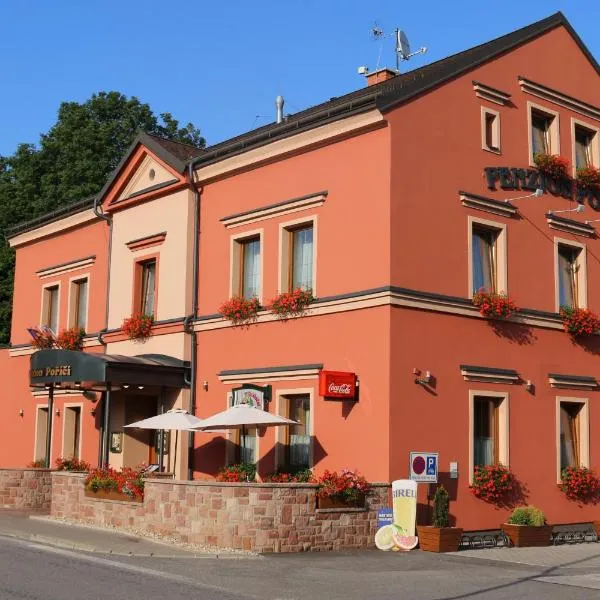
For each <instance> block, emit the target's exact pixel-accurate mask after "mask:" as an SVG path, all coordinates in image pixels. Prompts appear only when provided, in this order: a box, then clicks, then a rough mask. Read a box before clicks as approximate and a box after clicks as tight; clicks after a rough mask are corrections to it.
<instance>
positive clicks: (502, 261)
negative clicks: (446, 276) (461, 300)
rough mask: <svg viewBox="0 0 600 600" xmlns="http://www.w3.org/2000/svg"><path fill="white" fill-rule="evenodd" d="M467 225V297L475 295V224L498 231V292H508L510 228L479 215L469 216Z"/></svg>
mask: <svg viewBox="0 0 600 600" xmlns="http://www.w3.org/2000/svg"><path fill="white" fill-rule="evenodd" d="M467 222H468V227H467V249H468V254H469V257H468V263H469V265H468V268H469V277H468V280H469V281H468V286H469V287H468V291H467V297H468V298H472V297H473V293H474V292H473V226H477V225H480V226H481V227H485V228H487V229H494V230H496V232H497V235H496V279H497V281H496V289H497V290H498V292H504V293H506V294H507V293H508V258H507V254H508V243H507V235H508V229H507V226H506V224H505V223H499V222H497V221H489V220H488V219H481V218H479V217H471V216H470V217H468V221H467Z"/></svg>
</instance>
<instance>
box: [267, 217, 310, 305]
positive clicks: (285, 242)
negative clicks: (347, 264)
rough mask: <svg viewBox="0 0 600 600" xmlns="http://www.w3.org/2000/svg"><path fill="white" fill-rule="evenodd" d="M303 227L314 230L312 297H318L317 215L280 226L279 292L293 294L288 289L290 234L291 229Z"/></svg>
mask: <svg viewBox="0 0 600 600" xmlns="http://www.w3.org/2000/svg"><path fill="white" fill-rule="evenodd" d="M303 225H312V228H313V273H312V295H313V296H315V297H316V296H317V256H318V254H317V238H318V235H317V231H318V230H317V215H309V216H306V217H303V218H302V219H295V220H293V221H286V222H285V223H280V224H279V269H278V277H277V291H278V293H279V294H281V293H282V292H291V291H292V290H288V289H287V282H288V279H289V265H290V260H289V252H290V249H289V238H290V236H289V233H290V230H291V229H295V228H297V227H302V226H303Z"/></svg>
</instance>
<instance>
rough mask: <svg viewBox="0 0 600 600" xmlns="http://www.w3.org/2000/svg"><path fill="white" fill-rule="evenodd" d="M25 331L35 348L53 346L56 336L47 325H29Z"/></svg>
mask: <svg viewBox="0 0 600 600" xmlns="http://www.w3.org/2000/svg"><path fill="white" fill-rule="evenodd" d="M27 331H28V332H29V335H30V336H31V340H32V341H31V344H32V345H33V347H34V348H36V349H37V350H47V349H49V348H54V344H55V343H56V338H55V337H54V333H52V330H51V329H50V328H49V327H30V328H29V329H28V330H27Z"/></svg>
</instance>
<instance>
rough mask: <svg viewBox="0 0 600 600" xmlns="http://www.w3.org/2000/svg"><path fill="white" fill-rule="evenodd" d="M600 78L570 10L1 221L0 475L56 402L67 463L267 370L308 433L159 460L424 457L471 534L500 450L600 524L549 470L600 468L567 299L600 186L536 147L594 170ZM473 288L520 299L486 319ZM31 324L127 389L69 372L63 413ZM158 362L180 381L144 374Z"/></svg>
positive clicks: (572, 513)
mask: <svg viewBox="0 0 600 600" xmlns="http://www.w3.org/2000/svg"><path fill="white" fill-rule="evenodd" d="M598 75H599V67H598V64H597V63H596V61H595V60H594V58H593V57H592V56H591V55H590V54H589V52H588V51H587V49H586V48H585V46H583V44H582V42H581V40H580V39H579V38H578V37H577V34H576V33H575V32H574V31H573V30H572V28H571V27H570V25H569V24H568V22H567V21H566V20H565V19H564V17H563V16H562V15H561V14H560V13H559V14H557V15H554V16H552V17H549V18H548V19H545V20H544V21H540V22H538V23H535V24H533V25H531V26H529V27H526V28H524V29H521V30H519V31H516V32H513V33H511V34H508V35H506V36H503V37H502V38H498V39H497V40H493V41H492V42H489V43H487V44H483V45H481V46H477V47H475V48H472V49H470V50H467V51H465V52H463V53H460V54H457V55H454V56H451V57H449V58H447V59H444V60H442V61H438V62H437V63H433V64H432V65H428V66H426V67H423V68H421V69H418V70H416V71H413V72H409V73H407V74H403V75H396V74H395V73H391V72H384V76H385V77H387V79H386V80H385V81H383V82H380V83H374V84H373V85H368V86H367V87H365V88H364V89H361V90H358V91H356V92H353V93H351V94H348V95H347V96H343V97H340V98H337V99H334V100H332V101H330V102H327V103H325V104H322V105H319V106H316V107H313V108H311V109H309V110H307V111H304V112H302V113H298V114H296V115H291V116H289V117H288V118H287V119H285V120H284V121H283V122H282V123H279V124H277V123H274V124H272V125H268V126H266V127H263V128H261V129H258V130H255V131H252V132H250V133H248V134H245V135H243V136H240V137H238V138H234V139H232V140H228V141H226V142H223V143H222V144H218V145H216V146H213V147H209V148H207V149H206V150H196V149H193V148H189V147H187V146H184V145H182V144H176V143H173V142H167V141H165V140H160V139H158V138H155V137H153V136H149V135H144V134H143V135H141V136H140V137H139V138H138V139H137V140H136V142H135V143H134V144H133V146H132V148H131V149H130V151H129V152H128V154H127V155H126V156H125V157H124V159H123V161H122V163H121V164H120V165H119V167H118V168H117V170H116V171H115V173H114V174H113V175H112V176H111V178H110V179H109V181H108V182H107V184H106V186H105V188H104V189H103V190H102V191H101V192H100V194H99V195H98V196H96V197H94V198H92V199H89V200H86V201H82V202H81V203H80V204H79V205H76V206H73V207H67V208H65V209H63V210H62V211H60V212H57V213H55V214H53V215H48V217H47V218H42V219H38V220H37V221H35V222H31V223H27V224H24V225H23V226H21V227H18V228H15V230H13V231H12V232H9V240H10V243H11V245H12V246H13V247H14V248H15V250H16V256H17V261H16V273H15V292H14V310H13V326H12V344H11V347H10V348H9V349H7V350H5V351H2V353H1V354H0V369H1V370H2V371H1V372H2V373H3V374H4V377H3V379H4V381H5V400H4V402H3V408H2V410H3V418H2V419H1V420H0V435H1V439H3V440H5V452H3V453H2V455H1V457H0V461H1V463H2V464H1V466H6V467H9V466H23V465H25V464H27V463H29V462H31V461H34V460H39V459H43V458H44V457H45V448H46V441H47V440H46V431H47V422H48V418H51V419H52V425H53V426H52V440H51V458H52V460H54V459H55V458H57V457H59V456H66V455H69V454H76V455H78V456H80V457H81V458H83V459H85V460H88V461H90V462H93V463H98V462H102V461H106V460H107V461H108V462H109V464H111V465H114V466H116V467H119V466H123V465H134V464H137V463H139V462H155V461H156V459H157V452H158V450H157V438H156V436H154V435H153V434H151V433H148V432H146V433H143V434H142V433H139V432H132V433H128V432H127V430H125V429H124V425H125V424H127V423H130V422H132V421H135V420H137V419H139V418H144V417H146V416H151V415H154V414H157V413H158V412H160V411H162V410H168V409H171V408H184V409H186V410H189V411H190V412H193V413H194V414H196V415H197V416H199V417H201V418H202V417H208V416H210V415H212V414H214V413H217V412H219V411H221V410H224V409H225V408H227V407H228V406H229V405H230V404H231V402H232V401H233V400H232V399H233V392H234V390H235V389H237V388H240V387H243V386H256V387H258V388H259V389H261V388H262V389H263V391H265V393H266V395H267V397H268V398H269V400H268V402H267V404H266V409H267V410H269V411H270V412H273V413H277V414H281V415H285V416H289V417H291V418H293V419H294V420H297V421H299V422H300V423H301V425H299V426H297V427H295V428H291V429H289V430H286V429H285V428H271V429H259V430H258V431H250V432H249V435H248V436H247V439H246V441H245V446H244V447H243V448H241V447H240V444H241V439H240V437H239V436H238V435H237V434H236V433H223V432H221V433H195V434H193V435H192V434H187V433H184V434H182V436H181V437H180V438H179V439H180V445H179V447H178V449H177V451H176V449H175V444H174V440H173V439H170V440H168V441H167V442H166V444H165V456H164V457H163V458H164V461H165V468H166V469H171V468H173V467H174V462H175V461H174V455H175V453H177V460H176V465H175V470H176V475H177V476H178V477H180V478H186V477H187V476H188V475H191V476H193V477H195V478H211V477H214V476H215V474H216V473H217V471H218V470H219V469H221V468H222V467H223V466H225V465H226V464H227V463H233V462H239V461H240V460H249V461H252V462H256V463H257V466H258V472H259V475H261V476H264V475H266V474H268V473H271V472H273V471H275V470H277V469H280V468H301V467H308V468H312V469H313V470H314V471H315V472H316V473H321V472H323V471H324V470H325V469H329V470H339V469H343V468H352V469H354V468H356V469H358V470H359V471H361V472H362V473H363V474H364V475H365V476H366V477H367V478H368V479H369V480H371V481H384V482H388V481H392V480H394V479H398V478H404V477H407V475H408V467H409V452H410V451H431V452H439V461H440V465H439V468H440V481H441V482H443V483H444V484H445V485H446V487H447V488H448V490H449V492H450V495H451V500H452V502H451V513H452V515H453V517H454V519H455V522H456V524H458V525H459V526H462V527H464V528H465V529H483V528H494V527H497V526H498V525H499V524H500V523H501V522H503V521H504V519H505V517H506V514H507V510H506V509H504V508H502V509H500V508H497V507H495V506H493V505H489V504H487V503H485V502H483V501H482V500H479V499H476V498H475V497H474V496H473V495H472V493H471V492H470V490H469V485H470V483H471V481H472V474H473V469H474V468H475V466H477V465H483V464H492V463H501V464H504V465H506V466H508V467H510V469H511V471H512V472H513V473H514V475H515V477H516V478H517V479H518V481H519V482H520V484H521V486H522V489H523V490H524V498H523V499H524V501H526V502H528V503H532V504H534V505H536V506H539V507H540V508H542V509H543V510H544V511H545V513H546V516H547V518H548V520H549V522H551V523H576V522H584V521H589V520H593V519H594V518H597V516H596V513H597V509H595V508H594V507H593V506H587V505H578V504H577V503H574V502H572V501H569V500H567V498H566V497H565V495H564V494H563V493H562V492H561V491H560V490H559V488H558V485H557V483H558V482H559V481H560V473H561V469H562V468H563V467H564V466H566V465H572V466H582V467H592V468H594V467H597V466H598V464H599V461H600V447H598V446H597V444H596V443H595V439H596V438H597V436H598V432H599V431H600V411H598V409H597V407H596V406H595V404H596V403H597V402H599V401H600V396H599V395H598V394H599V393H600V387H599V384H598V374H597V372H596V368H597V367H596V365H597V362H598V352H600V343H599V342H598V341H597V340H598V337H597V335H590V336H587V337H586V338H580V339H576V340H574V339H572V338H571V337H570V336H569V335H568V334H567V333H566V332H565V331H564V329H563V323H562V321H561V318H560V315H559V309H560V306H561V305H571V306H573V307H576V308H589V309H591V310H592V311H595V312H600V266H599V262H598V258H597V257H598V255H600V246H598V244H599V243H600V242H598V238H597V235H596V227H595V223H594V221H595V220H596V219H600V214H598V212H597V211H598V209H599V208H600V201H599V198H598V193H597V191H595V190H594V189H593V188H592V189H585V190H583V191H582V188H581V187H579V188H578V187H577V186H575V185H572V186H571V184H570V185H569V189H567V187H566V184H559V183H557V182H556V181H555V180H554V179H552V178H550V177H544V176H542V175H541V174H540V172H539V171H538V169H537V167H536V165H535V163H534V154H536V153H542V152H545V153H547V154H549V155H561V156H563V157H565V158H567V159H569V161H571V163H572V164H573V165H577V166H579V167H585V166H595V167H599V166H600V133H599V130H600V107H598V106H596V105H595V104H594V101H595V100H596V101H597V98H598V97H600V81H599V77H598ZM569 175H570V177H572V178H574V177H575V176H576V171H575V170H574V169H573V170H571V171H570V173H569ZM538 189H539V190H541V191H536V190H538ZM579 206H584V211H583V213H580V212H578V210H574V209H577V208H578V207H579ZM579 210H581V209H579ZM559 211H567V212H559ZM586 221H592V222H591V223H587V222H586ZM297 288H304V289H310V290H311V292H312V295H313V296H314V300H313V301H312V302H311V303H310V305H309V306H308V308H307V310H306V311H304V312H302V313H301V314H300V315H298V316H293V317H292V318H289V319H281V318H279V317H278V316H277V315H276V314H274V312H273V311H272V310H269V308H268V307H269V306H270V304H271V300H272V299H273V298H274V297H276V296H277V295H278V294H281V293H285V292H290V291H293V290H294V289H297ZM479 288H486V289H488V290H489V291H492V292H498V293H499V292H505V293H506V294H508V296H509V297H510V298H511V299H512V300H513V301H514V302H515V303H516V305H517V306H518V307H519V310H518V311H517V312H516V313H515V314H514V315H512V316H511V317H510V318H509V319H507V320H492V319H488V318H484V317H483V316H481V314H480V313H479V311H478V308H477V307H476V306H474V305H473V302H472V297H473V294H474V292H476V291H477V290H478V289H479ZM239 295H242V296H246V297H247V298H252V297H256V298H257V299H258V301H259V303H260V305H261V309H260V310H259V311H258V313H257V315H256V317H255V318H254V319H253V320H251V321H250V322H249V323H247V324H244V325H242V326H239V325H237V326H236V325H234V324H233V323H232V322H231V321H230V320H228V319H226V318H224V317H223V316H222V314H221V306H222V304H223V303H224V302H226V301H227V300H228V299H230V298H231V297H234V296H239ZM264 307H266V308H264ZM140 311H142V312H147V313H148V314H152V316H153V318H154V325H153V327H152V333H151V336H150V337H149V338H148V339H147V340H146V341H145V342H143V343H141V342H139V341H135V340H130V339H129V338H128V336H127V335H126V334H125V333H124V332H123V330H122V323H123V320H124V319H126V318H127V317H130V316H131V315H132V314H134V313H136V312H140ZM38 324H42V325H47V326H51V327H52V329H55V330H58V331H60V330H62V329H63V328H65V327H73V326H82V327H84V328H85V330H86V332H88V333H87V335H86V337H85V339H84V349H83V351H84V353H86V354H94V355H98V356H97V361H101V362H102V361H104V362H103V364H104V363H106V360H108V361H109V362H110V361H111V360H112V361H113V362H114V363H118V364H117V365H116V366H115V372H116V371H118V368H121V369H122V370H123V369H126V368H131V369H132V370H131V371H127V373H132V375H131V377H132V379H131V380H127V381H125V380H122V381H119V382H118V383H116V384H115V381H112V382H111V381H104V382H103V386H104V387H102V385H88V386H86V382H85V381H75V382H63V383H62V385H60V387H56V388H54V389H53V394H54V398H53V406H52V411H51V413H50V415H48V392H47V390H46V388H45V387H44V385H39V386H37V387H34V388H31V387H30V384H31V383H32V382H33V379H32V378H30V376H31V373H30V361H31V360H32V358H31V357H32V356H33V355H34V353H35V351H36V348H34V347H33V346H32V343H31V336H30V334H29V333H28V331H27V329H28V328H31V327H32V326H36V325H38ZM140 356H141V357H142V358H141V359H139V360H138V359H135V358H133V359H132V357H140ZM102 357H113V358H109V359H106V358H102ZM114 357H120V358H114ZM128 357H129V358H128ZM136 360H137V362H136ZM128 361H129V362H128ZM144 361H146V362H144ZM147 361H154V363H152V364H155V365H156V369H158V370H160V369H162V370H163V371H161V373H162V372H164V373H165V377H164V379H160V378H159V379H156V378H155V379H152V377H149V378H146V379H144V377H146V375H145V374H141V375H140V377H141V379H139V380H138V379H135V377H137V376H138V375H137V373H138V372H139V373H141V372H142V371H143V370H144V369H146V371H150V370H151V367H150V366H149V365H150V363H148V362H147ZM117 367H118V368H117ZM134 367H135V369H138V370H137V371H135V369H134ZM175 368H177V369H179V370H180V371H182V372H183V376H182V378H181V384H177V381H179V380H178V379H177V378H176V377H171V375H169V377H171V379H168V378H167V374H169V373H171V371H169V369H171V370H172V369H175ZM146 371H144V373H146ZM330 371H333V372H343V373H347V374H353V375H352V377H354V376H355V381H356V383H357V391H356V393H355V396H354V398H353V399H347V400H346V399H339V398H338V399H332V398H330V397H327V395H323V394H322V393H321V392H322V391H323V390H322V389H320V388H319V378H320V377H323V376H324V375H323V373H327V372H330ZM178 372H179V371H178ZM171 374H172V373H171ZM112 377H113V378H115V377H118V375H112ZM109 388H110V394H109V398H110V400H107V394H106V390H107V389H109ZM32 389H33V391H32ZM103 389H104V390H105V391H103ZM107 405H109V406H108V412H107V410H106V407H107ZM420 488H421V489H420V490H419V501H420V502H422V503H426V502H427V499H426V487H425V486H420Z"/></svg>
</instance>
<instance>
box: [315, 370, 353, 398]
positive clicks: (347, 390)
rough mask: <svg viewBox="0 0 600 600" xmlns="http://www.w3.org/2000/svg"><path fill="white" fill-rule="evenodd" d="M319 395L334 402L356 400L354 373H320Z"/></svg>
mask: <svg viewBox="0 0 600 600" xmlns="http://www.w3.org/2000/svg"><path fill="white" fill-rule="evenodd" d="M319 394H320V395H321V396H324V397H325V398H331V399H336V400H355V399H356V373H346V372H343V371H321V372H320V373H319Z"/></svg>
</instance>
